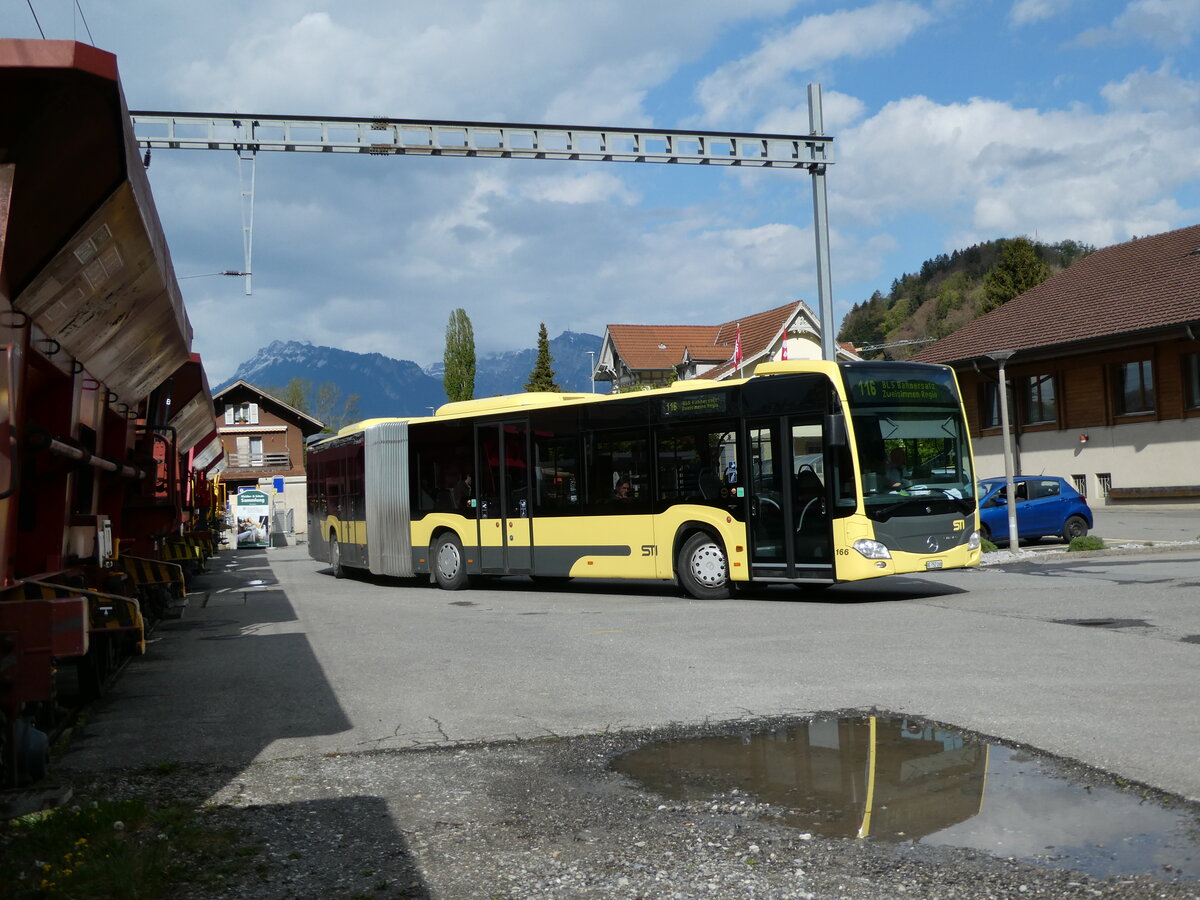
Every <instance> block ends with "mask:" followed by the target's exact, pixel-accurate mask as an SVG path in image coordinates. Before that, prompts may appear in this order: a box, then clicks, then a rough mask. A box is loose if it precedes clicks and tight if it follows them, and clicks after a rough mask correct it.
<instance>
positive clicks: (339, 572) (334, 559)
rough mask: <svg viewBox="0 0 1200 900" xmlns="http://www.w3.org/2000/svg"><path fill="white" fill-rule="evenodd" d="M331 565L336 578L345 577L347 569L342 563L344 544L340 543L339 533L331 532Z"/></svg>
mask: <svg viewBox="0 0 1200 900" xmlns="http://www.w3.org/2000/svg"><path fill="white" fill-rule="evenodd" d="M329 567H330V568H331V569H333V577H334V578H345V577H346V569H345V567H344V566H343V565H342V545H341V544H339V543H338V539H337V534H336V533H334V532H332V531H331V532H329Z"/></svg>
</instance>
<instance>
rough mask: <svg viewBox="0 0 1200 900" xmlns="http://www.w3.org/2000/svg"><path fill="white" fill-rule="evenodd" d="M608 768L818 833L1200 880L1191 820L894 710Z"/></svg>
mask: <svg viewBox="0 0 1200 900" xmlns="http://www.w3.org/2000/svg"><path fill="white" fill-rule="evenodd" d="M613 768H614V769H615V770H616V771H618V772H620V773H622V774H624V775H627V776H629V777H630V778H633V779H634V780H636V781H637V782H639V783H640V784H641V786H642V787H643V788H645V789H646V790H649V791H652V792H654V793H656V794H660V795H662V796H665V797H669V798H671V799H674V800H685V801H714V802H715V803H716V804H717V806H718V808H721V809H724V808H727V807H728V806H729V804H730V800H731V797H732V802H733V804H734V808H737V805H738V804H740V803H741V802H742V801H745V802H746V803H749V804H764V805H765V806H762V807H759V808H757V809H755V810H753V812H754V813H755V814H758V815H760V817H761V818H764V819H775V820H777V821H779V822H781V823H782V824H785V825H788V826H790V827H792V828H796V829H798V830H800V831H805V832H811V833H813V834H818V835H822V836H824V837H841V838H865V839H870V840H878V841H888V842H908V841H912V842H919V843H923V844H932V845H941V846H953V847H965V848H971V849H975V850H983V851H986V852H988V853H991V854H994V855H996V856H1000V857H1015V858H1018V859H1024V860H1027V861H1031V862H1035V863H1037V864H1039V865H1044V866H1050V867H1055V868H1066V869H1075V870H1078V871H1082V872H1086V873H1087V874H1089V875H1093V876H1095V877H1100V878H1103V877H1106V876H1109V875H1132V874H1153V875H1156V876H1158V877H1160V878H1168V879H1180V878H1186V879H1192V878H1200V818H1198V816H1197V813H1196V811H1195V810H1190V811H1189V810H1188V809H1186V808H1184V807H1183V806H1182V805H1178V806H1171V805H1164V802H1163V800H1162V799H1161V798H1157V797H1151V798H1143V797H1142V796H1140V795H1138V794H1135V793H1130V792H1125V791H1120V790H1118V789H1116V788H1114V787H1111V786H1109V785H1107V784H1101V783H1093V781H1092V780H1086V779H1084V778H1081V777H1080V776H1079V775H1077V774H1074V775H1073V774H1072V769H1071V767H1070V766H1069V765H1068V764H1066V763H1064V762H1062V761H1059V760H1055V759H1053V758H1050V757H1043V756H1038V755H1034V754H1032V753H1030V752H1028V751H1023V750H1014V749H1012V748H1009V747H1004V746H1002V745H999V744H986V743H982V742H979V741H977V740H975V739H973V738H971V737H969V736H966V735H964V734H962V733H961V732H957V731H947V730H942V729H939V728H935V727H932V726H930V725H927V724H925V723H922V722H917V721H914V720H908V719H901V718H883V717H866V718H841V719H832V718H831V719H815V720H813V721H811V722H807V723H802V724H799V725H790V726H787V727H781V728H777V729H774V730H771V731H767V732H762V733H757V734H756V733H751V732H749V731H747V732H745V733H742V734H738V735H723V736H720V737H704V738H695V739H692V740H674V741H661V742H658V743H653V744H647V745H646V746H643V747H640V748H638V749H637V750H634V751H631V752H629V753H627V754H625V755H624V756H621V757H619V758H618V759H616V760H615V761H614V763H613Z"/></svg>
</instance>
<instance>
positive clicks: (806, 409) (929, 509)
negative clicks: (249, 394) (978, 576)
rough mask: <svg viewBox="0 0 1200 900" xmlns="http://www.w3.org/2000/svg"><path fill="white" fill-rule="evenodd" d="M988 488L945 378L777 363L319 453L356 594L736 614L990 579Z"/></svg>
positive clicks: (320, 531) (358, 431)
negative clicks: (594, 589)
mask: <svg viewBox="0 0 1200 900" xmlns="http://www.w3.org/2000/svg"><path fill="white" fill-rule="evenodd" d="M973 469H974V463H973V460H972V457H971V444H970V439H969V437H968V434H967V426H966V421H965V418H964V416H963V409H962V402H961V399H960V397H959V393H958V386H957V383H956V381H955V379H954V374H953V372H952V371H951V370H950V369H948V368H946V367H944V366H933V365H923V364H918V363H892V362H887V363H876V362H847V363H832V362H823V361H812V362H808V361H792V362H776V363H766V364H762V365H760V366H759V367H758V369H757V371H756V372H755V374H754V375H753V376H752V377H750V378H745V379H742V380H738V381H723V382H712V381H703V380H696V381H685V382H679V383H676V384H675V385H672V386H671V387H669V388H662V389H659V390H652V391H643V392H640V393H633V394H616V395H595V394H555V393H529V394H515V395H512V396H507V397H491V398H488V399H480V400H467V401H462V402H458V403H448V404H446V405H444V406H442V407H440V408H439V409H438V410H437V412H436V414H435V415H433V416H429V417H422V418H410V419H371V420H368V421H365V422H360V423H358V424H355V425H351V426H348V427H346V428H343V429H342V430H341V431H340V432H339V433H338V434H337V435H335V436H332V437H330V438H328V439H326V440H323V441H321V442H319V443H316V444H314V445H313V446H312V447H311V448H310V449H309V455H308V516H309V521H308V535H309V541H308V546H309V553H310V555H311V556H312V557H313V558H314V559H316V560H319V561H321V562H324V563H328V564H329V565H330V566H332V568H333V572H334V574H335V575H337V576H339V577H340V576H341V575H342V574H343V573H344V571H345V570H346V569H348V568H349V569H360V570H366V571H370V572H372V573H374V574H377V575H387V576H397V577H408V576H419V575H428V576H430V579H431V580H432V581H435V582H436V583H437V584H438V585H439V586H441V587H442V588H445V589H447V590H458V589H461V588H463V587H466V586H467V584H468V583H469V581H470V580H471V579H472V578H473V577H474V576H484V575H529V576H533V577H534V578H546V579H565V578H641V579H670V580H676V581H677V582H678V584H679V585H680V586H681V587H682V588H683V589H684V590H685V591H687V593H689V594H690V595H692V596H693V597H696V598H723V597H728V596H730V595H731V594H732V593H733V592H735V591H736V590H737V589H738V587H739V586H745V585H748V584H751V583H754V584H796V585H801V586H805V585H825V584H832V583H835V582H840V581H857V580H860V579H864V578H875V577H878V576H881V575H891V574H897V573H912V572H926V571H930V570H934V569H952V568H958V567H962V566H971V565H976V564H978V562H979V553H980V550H979V522H978V514H977V511H976V496H975V477H974V472H973Z"/></svg>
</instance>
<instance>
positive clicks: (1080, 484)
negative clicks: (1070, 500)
mask: <svg viewBox="0 0 1200 900" xmlns="http://www.w3.org/2000/svg"><path fill="white" fill-rule="evenodd" d="M1071 480H1072V481H1073V482H1075V490H1077V491H1079V493H1081V494H1082V495H1083V496H1084V497H1085V498H1086V497H1087V476H1086V475H1072V476H1071Z"/></svg>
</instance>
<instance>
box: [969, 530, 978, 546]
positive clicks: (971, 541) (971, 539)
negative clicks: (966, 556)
mask: <svg viewBox="0 0 1200 900" xmlns="http://www.w3.org/2000/svg"><path fill="white" fill-rule="evenodd" d="M967 549H968V550H978V549H979V532H978V531H972V532H971V536H970V537H969V538H967Z"/></svg>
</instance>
